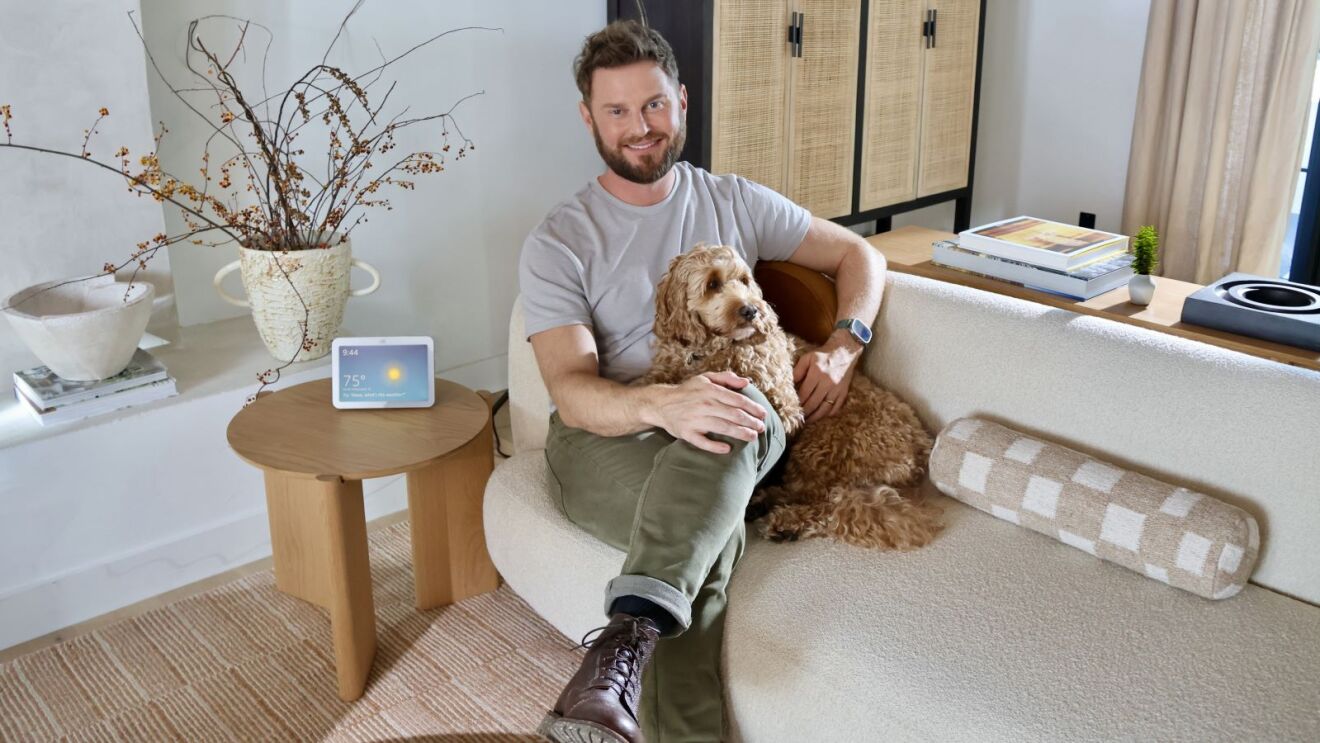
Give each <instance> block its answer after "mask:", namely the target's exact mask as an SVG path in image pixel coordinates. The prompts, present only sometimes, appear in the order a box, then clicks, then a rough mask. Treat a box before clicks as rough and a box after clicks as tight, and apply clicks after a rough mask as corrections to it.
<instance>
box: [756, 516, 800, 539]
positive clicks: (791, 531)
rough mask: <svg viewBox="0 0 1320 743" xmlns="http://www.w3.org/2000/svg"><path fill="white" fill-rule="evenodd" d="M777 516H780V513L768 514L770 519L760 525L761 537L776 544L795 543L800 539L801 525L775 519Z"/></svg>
mask: <svg viewBox="0 0 1320 743" xmlns="http://www.w3.org/2000/svg"><path fill="white" fill-rule="evenodd" d="M779 515H782V511H781V512H776V513H771V514H770V517H769V518H767V519H766V521H765V523H764V524H762V525H761V536H762V537H765V538H766V539H767V540H769V541H771V542H776V543H783V542H796V541H797V540H799V539H801V538H802V532H803V529H802V524H801V523H800V522H794V521H788V520H785V519H782V518H777V516H779Z"/></svg>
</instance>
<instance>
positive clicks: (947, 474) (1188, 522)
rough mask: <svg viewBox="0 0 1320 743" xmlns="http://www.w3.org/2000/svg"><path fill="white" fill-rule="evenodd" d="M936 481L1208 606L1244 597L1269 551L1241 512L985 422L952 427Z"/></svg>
mask: <svg viewBox="0 0 1320 743" xmlns="http://www.w3.org/2000/svg"><path fill="white" fill-rule="evenodd" d="M930 477H931V480H932V481H933V482H934V483H935V485H936V487H938V488H939V489H940V491H942V492H943V493H945V494H946V495H948V496H950V497H952V498H956V499H958V500H960V501H962V502H963V503H966V504H968V505H969V506H973V507H975V508H979V509H980V510H982V511H985V512H987V513H990V514H992V515H994V516H998V517H999V518H1001V519H1004V520H1005V521H1012V522H1013V523H1015V524H1018V525H1020V526H1025V527H1027V528H1028V529H1031V530H1033V531H1038V532H1040V533H1042V534H1047V535H1049V536H1051V537H1054V538H1055V539H1058V540H1059V541H1060V542H1063V543H1064V544H1068V545H1071V546H1073V547H1076V548H1078V549H1080V550H1084V551H1086V552H1090V553H1091V554H1092V555H1095V556H1096V557H1099V558H1101V559H1103V560H1108V561H1110V562H1114V563H1117V564H1119V565H1122V566H1123V567H1126V568H1131V569H1132V570H1135V571H1137V572H1139V573H1142V574H1144V575H1146V576H1149V577H1151V578H1154V579H1155V580H1158V581H1163V582H1164V583H1168V584H1169V585H1171V586H1176V587H1178V588H1181V589H1183V590H1185V591H1191V592H1192V593H1195V594H1197V595H1200V596H1205V597H1206V598H1212V599H1224V598H1228V597H1229V596H1233V595H1234V594H1236V593H1238V592H1239V591H1241V590H1242V587H1243V586H1244V585H1246V582H1247V578H1249V577H1251V570H1252V568H1253V567H1254V566H1255V564H1256V555H1257V553H1258V551H1259V549H1260V529H1259V527H1258V526H1257V525H1256V519H1254V518H1252V516H1251V515H1250V514H1248V513H1247V512H1246V511H1243V510H1242V509H1241V508H1238V507H1237V506H1231V505H1229V504H1227V503H1224V502H1223V501H1220V500H1216V499H1214V498H1211V497H1209V496H1207V495H1204V494H1202V493H1197V492H1193V491H1191V490H1188V489H1186V488H1181V487H1178V486H1175V485H1170V484H1168V483H1164V482H1160V481H1159V480H1155V479H1153V478H1150V477H1147V476H1145V475H1142V474H1140V473H1137V472H1132V471H1130V470H1125V469H1123V468H1121V467H1116V466H1114V465H1112V464H1109V463H1107V462H1102V461H1100V460H1098V459H1095V458H1094V457H1090V456H1087V455H1085V454H1082V453H1081V452H1077V451H1074V450H1072V449H1069V448H1067V447H1064V446H1060V445H1058V444H1053V443H1049V442H1046V441H1041V440H1039V439H1036V438H1033V437H1031V436H1028V435H1026V434H1022V433H1019V432H1017V431H1014V430H1013V429H1011V428H1007V427H1005V426H1001V425H999V424H997V423H993V422H991V421H987V420H982V419H979V418H960V419H958V420H956V421H953V422H952V423H950V424H949V425H947V426H945V427H944V430H943V431H941V432H940V434H939V436H938V437H937V438H936V440H935V448H934V449H933V450H932V451H931V455H930Z"/></svg>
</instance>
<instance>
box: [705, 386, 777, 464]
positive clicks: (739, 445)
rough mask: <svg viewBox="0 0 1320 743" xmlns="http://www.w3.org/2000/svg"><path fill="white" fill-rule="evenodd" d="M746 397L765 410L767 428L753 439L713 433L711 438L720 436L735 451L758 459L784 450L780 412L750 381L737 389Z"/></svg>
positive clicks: (764, 419) (764, 420)
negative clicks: (746, 439) (745, 439)
mask: <svg viewBox="0 0 1320 743" xmlns="http://www.w3.org/2000/svg"><path fill="white" fill-rule="evenodd" d="M736 391H737V392H740V393H742V394H743V395H744V396H745V397H747V398H748V399H750V400H752V401H753V402H755V403H756V404H757V405H760V406H761V408H762V409H764V410H765V418H763V419H762V421H763V422H764V423H765V430H764V431H761V432H760V433H759V434H758V435H757V437H756V438H755V439H753V440H751V441H744V440H742V439H734V438H732V437H728V436H717V435H712V436H711V438H718V439H719V440H721V441H725V442H727V443H729V444H730V445H732V446H733V451H734V452H743V453H744V454H746V455H747V456H752V457H755V459H756V460H757V461H760V460H762V459H764V458H765V456H766V454H767V453H769V452H771V451H774V450H782V449H783V442H784V423H783V421H781V420H780V419H779V414H778V413H776V412H775V409H774V406H773V405H771V404H770V401H769V400H768V399H766V396H765V393H764V392H762V391H761V390H760V389H759V388H757V386H756V385H754V384H752V383H751V382H748V383H747V384H746V385H744V386H743V388H742V389H740V390H736Z"/></svg>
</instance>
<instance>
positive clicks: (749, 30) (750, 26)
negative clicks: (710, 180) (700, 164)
mask: <svg viewBox="0 0 1320 743" xmlns="http://www.w3.org/2000/svg"><path fill="white" fill-rule="evenodd" d="M714 13H715V32H714V33H715V38H714V40H713V44H712V47H711V57H712V60H713V70H712V74H711V109H712V110H711V124H710V133H711V148H710V170H711V172H712V173H716V174H723V173H737V174H738V175H741V176H743V177H744V178H748V179H751V180H753V181H756V182H757V183H760V184H762V185H764V186H768V187H770V188H773V189H774V190H776V191H778V192H780V193H786V189H785V183H786V178H787V164H788V116H787V113H788V64H789V62H790V61H793V60H791V59H790V57H789V44H788V34H787V29H788V26H789V15H788V13H789V10H788V0H716V2H715V8H714Z"/></svg>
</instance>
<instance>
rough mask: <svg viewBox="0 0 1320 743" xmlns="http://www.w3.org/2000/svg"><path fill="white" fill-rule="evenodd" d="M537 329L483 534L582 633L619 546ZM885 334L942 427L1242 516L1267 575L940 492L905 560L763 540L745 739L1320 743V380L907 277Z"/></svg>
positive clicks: (736, 699) (748, 644)
mask: <svg viewBox="0 0 1320 743" xmlns="http://www.w3.org/2000/svg"><path fill="white" fill-rule="evenodd" d="M782 314H783V311H782V310H781V315H782ZM522 329H523V326H522V315H521V308H520V305H515V307H514V312H513V318H512V321H511V323H510V333H509V376H510V382H509V384H510V400H511V412H512V417H513V428H514V431H513V437H514V442H513V445H514V449H515V454H514V455H513V457H512V458H511V459H510V460H508V461H506V462H504V463H503V464H501V465H499V467H498V468H497V469H496V470H495V472H494V474H493V476H492V477H491V479H490V483H489V485H488V487H487V490H486V500H485V529H486V541H487V545H488V547H489V549H490V553H491V557H492V559H493V560H494V563H495V565H496V567H497V568H498V569H499V571H500V573H501V574H502V575H503V576H504V578H505V580H506V581H507V582H508V584H509V586H510V587H511V588H512V589H513V590H514V591H516V592H517V593H518V594H519V595H521V596H522V597H523V598H524V599H525V600H526V601H527V602H528V603H529V604H530V605H531V606H532V608H533V609H535V610H536V611H537V612H538V613H539V614H540V615H541V616H543V617H544V618H545V619H546V620H547V621H549V622H550V623H551V624H553V625H554V626H555V627H556V628H558V629H559V630H560V631H561V632H563V633H564V635H566V637H567V638H571V640H572V642H577V641H578V640H579V639H580V638H581V637H582V635H583V634H585V633H586V632H587V631H588V630H590V629H591V628H593V627H597V626H599V625H601V624H603V623H604V616H603V615H602V614H601V609H600V606H601V596H602V591H603V590H604V586H605V583H606V582H607V581H608V580H609V579H610V578H612V577H613V576H614V575H616V574H617V573H618V571H619V569H620V567H621V565H622V563H623V559H624V554H623V553H622V552H619V551H618V550H615V549H613V548H612V547H609V546H607V545H605V544H603V543H601V542H599V541H597V540H596V539H594V538H593V537H591V536H590V535H589V534H587V533H586V532H585V531H583V530H581V529H580V528H579V527H577V526H576V525H575V524H573V523H572V522H570V521H569V520H568V519H567V518H565V517H564V515H563V514H562V513H561V512H560V511H559V510H558V508H557V506H556V505H555V501H554V500H553V499H552V498H551V495H550V494H551V490H550V488H551V482H552V481H551V480H549V479H548V473H547V467H546V462H545V458H544V454H543V444H544V438H545V432H546V427H547V423H546V418H547V407H546V406H547V405H548V397H547V395H546V391H545V388H544V385H543V384H542V382H541V380H540V377H539V374H538V371H537V367H536V362H535V359H534V357H533V355H532V352H531V346H530V344H528V343H527V341H526V339H525V338H524V336H523V332H522ZM875 330H876V341H875V342H874V343H873V344H872V347H871V348H870V349H869V350H868V352H867V354H866V356H865V357H864V361H863V364H864V366H863V368H864V371H865V373H866V374H867V375H869V376H870V377H871V378H872V379H874V380H876V381H877V382H879V383H881V384H883V385H885V386H887V387H889V388H890V389H893V390H894V391H896V392H897V393H899V394H900V395H902V396H904V397H905V398H906V399H907V400H909V401H910V402H911V403H912V404H913V405H914V407H915V408H916V409H917V412H918V413H919V414H920V415H921V416H922V418H923V420H925V422H926V423H927V425H928V426H929V427H930V428H931V429H932V430H935V431H938V430H939V429H940V428H942V427H943V426H944V425H945V423H947V422H948V421H950V420H953V419H956V418H958V417H961V416H965V415H980V416H986V417H990V418H992V419H996V420H998V421H1000V422H1002V423H1004V424H1006V425H1010V426H1013V427H1016V428H1018V429H1020V430H1024V431H1027V432H1031V433H1034V434H1036V435H1038V436H1041V437H1046V438H1048V439H1050V440H1053V441H1057V442H1059V443H1062V444H1064V445H1066V446H1069V447H1072V448H1074V449H1079V450H1082V451H1085V452H1087V453H1090V454H1093V455H1095V456H1097V457H1100V458H1103V459H1107V460H1109V461H1111V462H1114V463H1116V464H1119V465H1121V466H1124V467H1128V468H1132V469H1136V470H1139V471H1142V472H1145V473H1146V474H1149V475H1151V476H1154V477H1157V478H1160V479H1164V480H1169V481H1176V482H1179V483H1184V484H1187V485H1189V486H1190V487H1192V488H1193V489H1195V490H1200V491H1202V492H1205V493H1208V494H1211V495H1215V496H1217V497H1220V498H1222V499H1224V500H1227V501H1229V502H1231V503H1234V504H1237V505H1239V506H1241V507H1243V508H1245V509H1246V510H1247V511H1249V512H1250V513H1252V514H1253V515H1255V516H1256V518H1257V519H1258V520H1259V522H1260V524H1261V529H1262V541H1263V547H1262V552H1261V557H1260V561H1259V563H1258V565H1257V568H1256V572H1255V576H1254V578H1253V584H1252V585H1249V586H1248V587H1247V589H1246V590H1245V591H1243V592H1242V593H1241V594H1239V595H1238V596H1236V597H1234V598H1231V599H1228V600H1224V601H1210V600H1207V599H1203V598H1200V597H1198V596H1194V595H1192V594H1189V593H1185V592H1183V591H1180V590H1177V589H1175V588H1171V587H1169V586H1166V585H1163V584H1161V583H1158V582H1156V581H1154V580H1150V579H1148V578H1145V577H1144V576H1142V575H1139V574H1137V573H1134V572H1132V571H1129V570H1126V569H1124V568H1121V567H1118V566H1116V565H1113V564H1110V563H1106V562H1102V561H1100V560H1098V559H1096V558H1094V557H1092V556H1090V555H1088V554H1086V553H1084V552H1081V551H1080V550H1077V549H1074V548H1071V547H1068V546H1066V545H1064V544H1061V543H1059V542H1057V541H1054V540H1052V539H1050V538H1048V537H1046V536H1042V535H1040V534H1037V533H1034V532H1031V531H1028V530H1026V529H1022V528H1019V527H1017V526H1014V525H1013V524H1010V523H1007V522H1004V521H1000V520H998V519H995V518H993V517H991V516H989V515H986V514H983V513H981V512H979V511H975V510H972V509H971V508H969V507H967V506H964V505H962V504H961V503H957V502H955V501H952V500H950V499H947V498H944V497H943V496H938V495H937V496H936V497H937V498H938V499H939V502H940V503H941V505H943V506H944V507H945V515H946V521H947V523H948V528H947V529H946V530H945V531H944V532H943V533H942V534H941V535H940V537H939V538H938V539H937V540H936V541H935V542H934V543H933V544H932V545H931V546H929V547H927V548H925V549H923V550H919V551H917V552H914V553H907V554H894V553H884V552H875V551H866V550H861V549H857V548H853V547H849V546H845V545H841V544H836V543H833V542H829V541H824V540H809V541H804V542H794V543H787V544H773V543H769V542H766V541H763V540H761V539H759V538H757V537H754V536H752V537H751V538H750V539H749V543H748V547H747V551H746V553H745V555H744V557H743V559H742V562H740V563H739V566H738V568H737V571H736V572H735V575H734V578H733V580H732V582H731V584H730V589H729V591H730V600H729V611H728V615H727V619H726V642H725V651H724V658H723V665H724V669H725V679H726V704H727V707H728V711H729V719H730V722H729V724H730V728H731V732H732V737H733V739H734V740H741V741H749V742H754V743H760V742H762V741H765V742H770V741H812V742H824V741H899V740H921V741H996V740H1003V741H1024V740H1038V741H1063V740H1119V739H1122V740H1151V741H1154V740H1160V741H1172V740H1188V741H1193V740H1194V741H1208V740H1253V741H1256V740H1261V741H1263V740H1320V608H1317V606H1316V605H1315V604H1316V603H1317V602H1320V548H1317V544H1318V543H1320V456H1317V444H1320V373H1315V372H1311V371H1307V370H1302V369H1297V368H1292V367H1288V366H1284V365H1281V364H1277V363H1273V362H1269V361H1265V360H1262V359H1258V358H1255V357H1251V356H1246V355H1242V354H1238V353H1235V352H1232V351H1228V350H1223V349H1220V348H1217V347H1213V346H1208V345H1205V344H1200V343H1196V342H1193V341H1189V340H1184V339H1181V338H1178V337H1174V336H1170V335H1165V334H1161V333H1156V332H1153V331H1148V330H1145V329H1142V328H1137V327H1133V326H1129V325H1124V324H1119V323H1115V322H1111V321H1106V320H1102V319H1098V318H1093V317H1088V316H1082V315H1078V314H1075V313H1071V312H1067V311H1064V310H1059V309H1053V308H1050V307H1046V306H1043V305H1039V304H1035V303H1032V302H1027V301H1023V300H1019V299H1015V298H1010V297H1003V296H999V295H994V294H989V293H986V292H982V291H979V290H976V289H971V288H967V287H962V286H957V285H952V284H946V283H943V282H938V281H932V280H929V279H925V278H921V277H917V276H912V275H907V274H900V273H895V272H893V271H891V272H890V273H889V275H888V282H887V288H886V292H885V297H884V306H883V309H882V310H881V313H880V316H879V318H878V319H877V321H876V328H875ZM1271 589H1272V590H1271ZM1290 596H1291V597H1290ZM1294 597H1295V598H1294ZM552 701H553V700H549V699H547V700H546V702H547V704H549V703H550V702H552Z"/></svg>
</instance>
